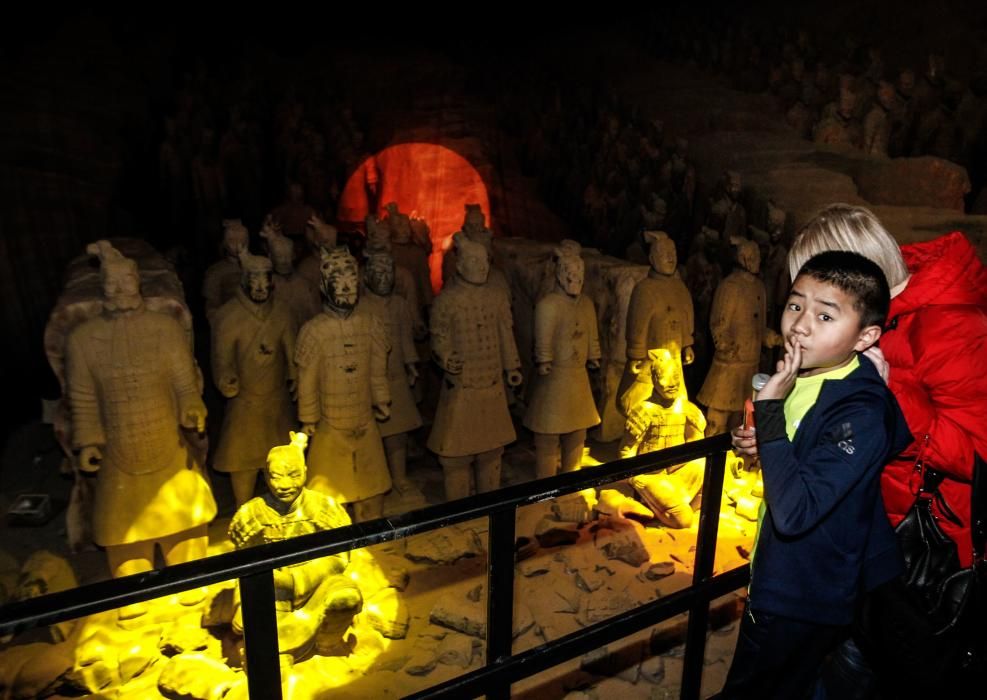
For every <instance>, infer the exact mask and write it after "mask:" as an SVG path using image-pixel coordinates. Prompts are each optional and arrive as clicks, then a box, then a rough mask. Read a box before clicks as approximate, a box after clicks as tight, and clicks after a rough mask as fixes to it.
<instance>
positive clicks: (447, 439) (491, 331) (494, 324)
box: [428, 279, 521, 457]
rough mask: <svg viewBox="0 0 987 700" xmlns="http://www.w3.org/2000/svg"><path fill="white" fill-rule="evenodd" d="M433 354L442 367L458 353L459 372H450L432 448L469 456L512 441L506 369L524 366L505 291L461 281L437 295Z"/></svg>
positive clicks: (444, 453)
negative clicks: (459, 361) (515, 338)
mask: <svg viewBox="0 0 987 700" xmlns="http://www.w3.org/2000/svg"><path fill="white" fill-rule="evenodd" d="M431 333H432V353H433V354H434V355H435V358H436V359H437V360H438V362H439V365H440V366H441V367H445V366H446V363H447V360H448V358H449V357H450V355H452V353H453V352H455V353H456V354H457V355H458V356H459V358H460V359H461V360H462V362H463V370H462V372H460V373H459V374H450V373H449V372H446V373H445V377H444V380H443V382H442V389H441V391H440V394H439V405H438V407H437V409H436V412H435V422H434V424H433V426H432V432H431V434H430V435H429V436H428V449H430V450H431V451H432V452H435V453H436V454H438V455H439V456H441V457H464V456H466V455H473V454H478V453H480V452H486V451H488V450H493V449H496V448H498V447H503V446H504V445H506V444H508V443H510V442H513V441H514V439H515V437H516V435H515V433H514V425H513V423H511V415H510V413H509V411H508V409H507V394H506V392H505V388H504V371H505V370H510V369H517V368H518V367H520V366H521V360H520V358H519V357H518V352H517V346H516V345H515V343H514V333H513V329H512V319H511V308H510V304H509V301H508V298H507V295H506V294H504V292H503V290H502V289H500V288H498V287H492V286H491V285H490V283H487V284H484V285H474V284H470V283H468V282H466V281H464V280H460V279H456V282H455V283H454V284H450V285H448V286H447V287H445V288H444V289H443V290H442V292H441V293H440V294H439V295H438V296H437V297H436V298H435V303H434V304H433V305H432V319H431Z"/></svg>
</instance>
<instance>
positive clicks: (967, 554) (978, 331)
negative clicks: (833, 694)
mask: <svg viewBox="0 0 987 700" xmlns="http://www.w3.org/2000/svg"><path fill="white" fill-rule="evenodd" d="M827 250H848V251H852V252H855V253H859V254H861V255H864V256H865V257H868V258H870V259H871V260H873V261H874V262H876V263H877V264H878V265H880V267H881V269H882V270H883V271H884V273H885V275H886V276H887V278H888V285H889V286H890V287H891V297H892V298H891V308H890V311H889V313H888V320H887V325H886V327H885V330H884V334H883V335H882V336H881V341H880V349H876V348H874V349H872V350H871V351H868V353H867V354H868V357H870V359H871V360H872V361H873V362H874V364H875V365H876V366H877V368H878V370H879V371H880V372H881V374H882V376H884V378H885V380H886V381H887V382H888V386H889V387H890V388H891V391H892V392H893V393H894V395H895V398H896V399H897V400H898V403H899V405H900V406H901V409H902V411H903V413H904V414H905V418H906V420H907V421H908V427H909V429H910V430H911V432H912V435H913V436H914V438H915V440H914V442H913V443H912V444H911V445H910V446H909V447H907V448H906V449H905V450H904V451H903V452H902V453H901V454H900V455H898V457H896V458H895V459H893V460H892V461H891V462H890V463H889V464H888V465H886V467H885V468H884V471H883V473H882V475H881V492H882V495H883V497H884V504H885V508H886V509H887V512H888V517H889V519H890V520H891V524H892V525H893V526H896V525H898V523H899V522H901V520H902V518H903V517H904V516H905V514H906V513H907V512H908V510H909V509H910V508H911V506H912V504H913V503H914V502H915V499H916V496H917V495H918V489H919V486H920V485H921V481H922V479H921V475H920V474H919V475H916V465H921V464H924V465H925V466H927V467H931V468H933V469H935V470H936V471H939V472H941V473H943V474H944V475H945V479H944V481H943V482H942V484H941V485H940V486H939V492H940V494H941V495H942V499H941V500H939V499H936V500H935V501H934V502H933V504H932V509H933V512H934V514H935V515H936V517H937V519H938V524H939V526H940V527H941V529H942V531H943V532H944V533H945V534H946V535H948V536H949V538H950V539H952V541H953V542H955V543H956V545H957V551H958V554H959V560H960V565H961V566H964V567H968V566H970V564H971V562H972V559H973V542H972V539H971V527H970V506H971V480H972V476H973V464H974V458H975V454H979V455H980V456H981V457H987V268H985V267H984V266H983V264H982V263H981V262H980V260H979V258H978V257H977V253H976V251H975V250H974V248H973V246H972V245H971V244H970V242H969V240H967V238H966V237H965V236H964V235H963V234H962V233H960V232H959V231H953V232H951V233H947V234H946V235H944V236H940V237H938V238H935V239H933V240H930V241H924V242H920V243H911V244H907V245H905V246H901V247H899V246H898V244H897V242H896V241H895V239H894V238H893V237H892V236H891V234H890V233H888V231H887V229H885V228H884V226H883V225H882V224H881V222H880V221H879V220H878V218H877V217H876V216H875V215H874V214H873V212H871V211H870V210H868V209H866V208H864V207H860V206H855V205H850V204H833V205H830V206H828V207H826V208H824V209H823V210H821V211H820V212H819V213H818V214H817V215H816V216H814V217H813V218H812V219H811V220H810V221H809V222H808V223H807V224H805V226H803V227H802V229H801V230H800V231H799V233H798V235H797V237H796V239H795V242H794V244H793V245H792V248H791V250H790V252H789V257H788V263H789V270H790V272H791V275H792V277H793V278H794V277H795V274H796V273H797V272H798V270H799V268H800V267H801V266H802V265H803V263H805V261H807V260H808V259H809V258H810V257H812V256H813V255H815V254H817V253H820V252H823V251H827ZM733 436H734V440H733V443H734V447H736V448H737V450H738V451H739V452H741V453H743V454H756V451H757V448H756V440H755V435H754V432H753V431H745V430H743V429H737V430H734V432H733ZM919 469H921V466H920V467H919ZM880 651H881V652H882V654H887V653H891V654H897V657H896V658H895V659H894V662H895V663H896V665H897V668H896V669H895V675H896V676H897V678H898V681H899V682H904V683H908V684H911V685H910V686H909V687H907V690H908V692H909V693H912V692H916V691H917V688H918V686H920V685H921V684H922V681H923V680H924V681H926V682H932V683H934V684H935V685H934V686H933V687H934V688H935V689H937V690H939V691H941V690H942V689H943V686H942V681H943V680H945V679H936V680H934V679H931V678H927V677H926V678H924V679H923V678H920V677H911V678H908V679H907V680H903V679H904V678H905V676H906V675H907V674H906V673H905V672H904V670H903V669H910V668H914V669H915V671H916V672H918V673H921V672H922V671H924V670H927V669H928V668H929V664H927V663H922V659H923V654H924V653H927V650H923V649H910V650H909V649H904V648H902V649H900V650H888V649H881V650H880ZM912 655H914V656H912ZM871 660H872V661H874V660H873V659H871ZM851 665H852V663H851ZM851 670H852V669H851ZM927 675H928V674H926V676H927ZM882 680H887V679H882ZM858 689H859V688H858ZM899 690H900V689H899Z"/></svg>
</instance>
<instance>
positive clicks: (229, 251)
mask: <svg viewBox="0 0 987 700" xmlns="http://www.w3.org/2000/svg"><path fill="white" fill-rule="evenodd" d="M249 240H250V234H249V233H248V232H247V227H246V226H244V225H243V222H242V221H240V220H239V219H223V255H225V256H226V257H227V258H229V259H230V260H234V261H235V260H236V259H237V256H239V255H240V251H241V250H242V249H244V248H246V247H247V244H248V242H249Z"/></svg>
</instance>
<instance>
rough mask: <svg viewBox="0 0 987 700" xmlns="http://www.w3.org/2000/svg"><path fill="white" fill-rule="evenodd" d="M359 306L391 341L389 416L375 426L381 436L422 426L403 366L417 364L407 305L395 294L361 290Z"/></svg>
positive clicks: (388, 366)
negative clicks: (370, 314) (380, 293)
mask: <svg viewBox="0 0 987 700" xmlns="http://www.w3.org/2000/svg"><path fill="white" fill-rule="evenodd" d="M360 305H362V306H365V307H366V308H367V310H368V311H370V313H372V314H373V315H374V316H376V317H377V318H378V319H379V320H380V322H381V324H382V325H383V326H384V330H385V332H386V333H387V338H388V340H389V341H390V345H391V351H390V352H389V353H388V355H387V381H388V384H389V385H390V388H391V417H390V418H388V419H387V420H385V421H380V422H378V423H377V427H378V429H379V430H380V434H381V436H383V437H388V436H390V435H397V434H399V433H406V432H408V431H409V430H414V429H415V428H417V427H419V426H420V425H421V424H422V417H421V415H420V414H419V413H418V407H417V406H416V405H415V396H414V394H413V393H412V391H411V386H410V385H409V384H408V373H407V370H406V369H405V365H406V364H408V363H412V362H418V353H417V351H416V350H415V341H414V338H413V336H412V333H411V312H410V311H409V309H408V303H407V302H406V301H405V300H404V299H403V298H401V297H399V296H398V295H397V294H391V295H390V296H386V297H384V296H379V295H377V294H374V293H373V292H370V291H367V290H364V291H363V292H362V293H361V294H360Z"/></svg>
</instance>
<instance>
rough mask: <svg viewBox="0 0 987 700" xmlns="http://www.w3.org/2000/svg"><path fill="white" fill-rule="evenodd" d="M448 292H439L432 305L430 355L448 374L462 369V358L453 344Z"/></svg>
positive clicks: (459, 371)
mask: <svg viewBox="0 0 987 700" xmlns="http://www.w3.org/2000/svg"><path fill="white" fill-rule="evenodd" d="M448 294H449V292H445V293H444V294H440V295H439V296H438V298H437V299H436V300H435V304H434V305H433V306H432V322H431V327H430V329H429V330H430V332H431V336H432V357H433V358H434V359H435V363H436V364H437V365H438V366H439V367H441V368H442V370H443V371H445V372H447V373H449V374H460V373H461V372H462V371H463V360H462V357H461V356H460V354H459V351H457V350H456V348H455V346H454V344H453V343H454V337H453V318H452V313H451V309H449V308H448V307H449V305H450V302H449V301H448Z"/></svg>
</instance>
